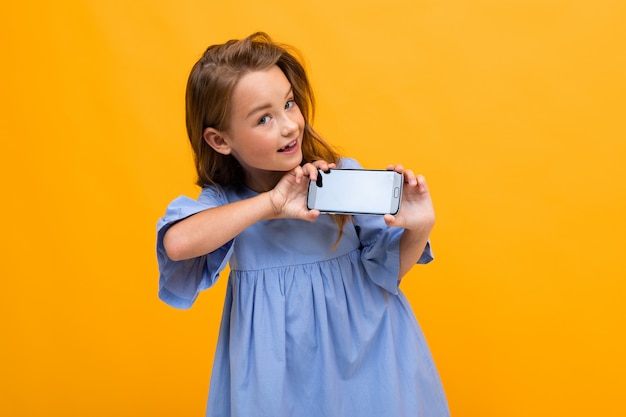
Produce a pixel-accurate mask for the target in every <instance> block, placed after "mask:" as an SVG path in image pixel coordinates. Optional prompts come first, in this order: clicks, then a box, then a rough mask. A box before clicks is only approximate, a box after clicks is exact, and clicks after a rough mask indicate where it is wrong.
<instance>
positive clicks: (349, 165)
mask: <svg viewBox="0 0 626 417" xmlns="http://www.w3.org/2000/svg"><path fill="white" fill-rule="evenodd" d="M337 168H339V169H360V168H362V166H361V164H359V161H357V160H356V159H354V158H348V157H342V158H341V159H339V163H338V164H337Z"/></svg>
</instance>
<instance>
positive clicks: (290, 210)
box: [163, 161, 333, 261]
mask: <svg viewBox="0 0 626 417" xmlns="http://www.w3.org/2000/svg"><path fill="white" fill-rule="evenodd" d="M332 166H333V165H332V164H331V165H328V164H326V163H325V162H323V161H320V162H316V163H315V165H313V164H306V165H304V166H302V167H300V166H298V167H296V168H294V169H293V170H291V171H289V172H288V173H286V174H285V175H284V176H283V177H282V178H281V180H280V181H279V182H278V184H277V185H276V187H274V189H272V190H270V191H267V192H264V193H260V194H258V195H256V196H254V197H251V198H248V199H245V200H241V201H236V202H234V203H229V204H225V205H222V206H218V207H214V208H210V209H208V210H204V211H201V212H199V213H196V214H194V215H192V216H189V217H187V218H185V219H183V220H181V221H179V222H178V223H176V224H174V225H172V226H171V227H170V228H169V229H168V230H167V232H165V236H164V237H163V246H164V248H165V252H166V253H167V256H168V257H169V258H170V259H171V260H173V261H181V260H185V259H191V258H195V257H198V256H202V255H205V254H207V253H210V252H213V251H214V250H216V249H218V248H219V247H221V246H222V245H224V244H225V243H227V242H229V241H230V240H232V239H233V238H235V237H236V236H237V235H239V234H240V233H241V232H242V231H244V230H245V229H246V228H247V227H249V226H251V225H252V224H254V223H256V222H258V221H261V220H270V219H278V218H298V219H302V220H307V221H314V220H315V219H316V218H317V217H318V216H319V214H320V213H319V211H317V210H310V211H309V210H307V209H306V190H307V188H308V183H307V181H304V180H303V178H304V177H309V178H311V180H313V181H315V179H316V178H317V167H319V168H320V169H328V168H329V167H332Z"/></svg>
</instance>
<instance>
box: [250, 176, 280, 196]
mask: <svg viewBox="0 0 626 417" xmlns="http://www.w3.org/2000/svg"><path fill="white" fill-rule="evenodd" d="M283 175H285V173H284V172H280V171H266V172H265V173H264V174H263V175H250V174H249V173H246V177H245V180H244V184H245V185H246V187H248V188H249V189H251V190H252V191H255V192H257V193H263V192H266V191H270V190H272V189H273V188H274V187H275V186H276V184H278V181H280V179H281V178H282V177H283Z"/></svg>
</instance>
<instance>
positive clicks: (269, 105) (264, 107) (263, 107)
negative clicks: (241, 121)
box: [246, 87, 293, 119]
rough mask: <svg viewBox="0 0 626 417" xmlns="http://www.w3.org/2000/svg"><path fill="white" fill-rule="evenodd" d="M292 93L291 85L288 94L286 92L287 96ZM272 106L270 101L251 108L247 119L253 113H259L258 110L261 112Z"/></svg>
mask: <svg viewBox="0 0 626 417" xmlns="http://www.w3.org/2000/svg"><path fill="white" fill-rule="evenodd" d="M291 94H293V87H289V91H287V94H285V98H287V97H289V96H290V95H291ZM271 108H272V105H271V104H270V103H265V104H261V105H260V106H257V107H255V108H253V109H252V110H250V112H249V113H248V115H247V116H246V119H247V118H249V117H250V116H252V115H253V114H255V113H257V112H260V111H262V110H267V109H271Z"/></svg>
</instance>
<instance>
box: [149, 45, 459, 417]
mask: <svg viewBox="0 0 626 417" xmlns="http://www.w3.org/2000/svg"><path fill="white" fill-rule="evenodd" d="M296 57H297V54H295V53H294V52H293V51H291V50H290V49H288V48H287V47H285V46H281V45H278V44H276V43H274V42H273V41H272V40H271V39H270V38H269V37H268V36H267V35H265V34H263V33H256V34H253V35H252V36H250V37H248V38H246V39H243V40H240V41H234V40H233V41H229V42H227V43H225V44H223V45H214V46H211V47H209V48H208V49H207V50H206V52H205V53H204V55H203V56H202V58H201V59H200V60H199V61H198V62H197V63H196V65H195V66H194V67H193V69H192V71H191V74H190V76H189V81H188V85H187V94H186V107H187V109H186V110H187V131H188V134H189V139H190V141H191V145H192V147H193V150H194V155H195V165H196V170H197V173H198V182H197V183H198V185H199V186H201V187H202V192H201V193H200V195H199V197H198V198H197V200H194V199H190V198H186V197H179V198H177V199H176V200H174V201H173V202H172V203H171V204H170V205H169V207H168V208H167V212H166V213H165V216H164V217H163V218H162V219H160V220H159V222H158V237H157V256H158V262H159V269H160V282H159V284H160V292H159V296H160V298H161V299H162V300H163V301H165V302H166V303H168V304H170V305H172V306H174V307H177V308H189V307H190V306H191V305H192V304H193V302H194V300H195V299H196V297H197V295H198V293H199V292H200V291H201V290H204V289H207V288H209V287H211V286H212V285H213V284H214V283H215V281H216V280H217V278H218V276H219V273H220V271H222V270H223V269H224V267H225V265H226V263H229V264H230V270H231V273H230V277H229V282H228V287H227V292H226V300H225V303H224V312H223V316H222V323H221V328H220V334H219V340H218V345H217V351H216V353H215V359H214V365H213V374H212V377H211V387H210V393H209V400H208V406H207V416H242V417H254V416H268V417H280V416H306V417H316V416H329V417H330V416H332V417H336V416H346V417H354V416H359V417H364V416H365V417H367V416H371V417H382V416H385V417H387V416H411V417H416V416H428V417H439V416H448V415H449V412H448V406H447V402H446V398H445V395H444V392H443V389H442V385H441V382H440V379H439V376H438V374H437V371H436V368H435V364H434V363H433V359H432V357H431V355H430V353H429V350H428V347H427V345H426V341H425V340H424V336H423V334H422V332H421V330H420V328H419V326H418V324H417V321H416V320H415V317H414V316H413V313H412V311H411V307H410V305H409V303H408V302H407V300H406V299H405V297H404V295H403V294H402V293H401V292H400V290H399V289H398V284H399V282H400V279H401V278H402V276H403V275H405V274H406V273H407V272H408V271H409V270H410V269H411V267H412V266H413V265H414V264H415V263H427V262H430V261H431V260H432V255H431V251H430V246H429V243H428V239H429V234H430V231H431V229H432V227H433V224H434V212H433V208H432V203H431V199H430V195H429V192H428V189H427V186H426V182H425V180H424V178H423V177H421V176H416V175H414V174H413V172H412V171H410V170H405V169H404V168H403V167H402V166H400V165H395V166H393V165H390V166H389V167H388V169H393V170H396V171H398V172H400V173H402V174H403V175H404V179H405V184H404V187H403V188H404V189H403V201H402V206H401V208H400V211H399V213H398V214H397V215H396V216H392V215H385V216H384V217H383V216H376V217H375V216H330V215H320V212H319V211H316V210H307V208H306V204H305V201H306V192H307V183H308V180H315V179H316V178H317V172H318V169H321V170H328V169H331V168H358V167H359V165H358V163H357V162H356V161H354V160H352V159H346V158H340V156H339V155H338V154H337V152H336V151H335V150H334V149H333V148H332V147H331V146H329V145H328V144H327V143H326V142H325V141H324V140H323V139H322V138H321V137H320V136H319V135H318V134H317V133H316V132H315V131H314V130H313V128H312V127H311V125H310V120H311V117H312V115H313V110H314V109H313V104H314V102H313V95H312V92H311V89H310V86H309V82H308V80H307V76H306V74H305V71H304V68H303V66H302V65H301V63H300V62H299V61H298V59H297V58H296Z"/></svg>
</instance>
